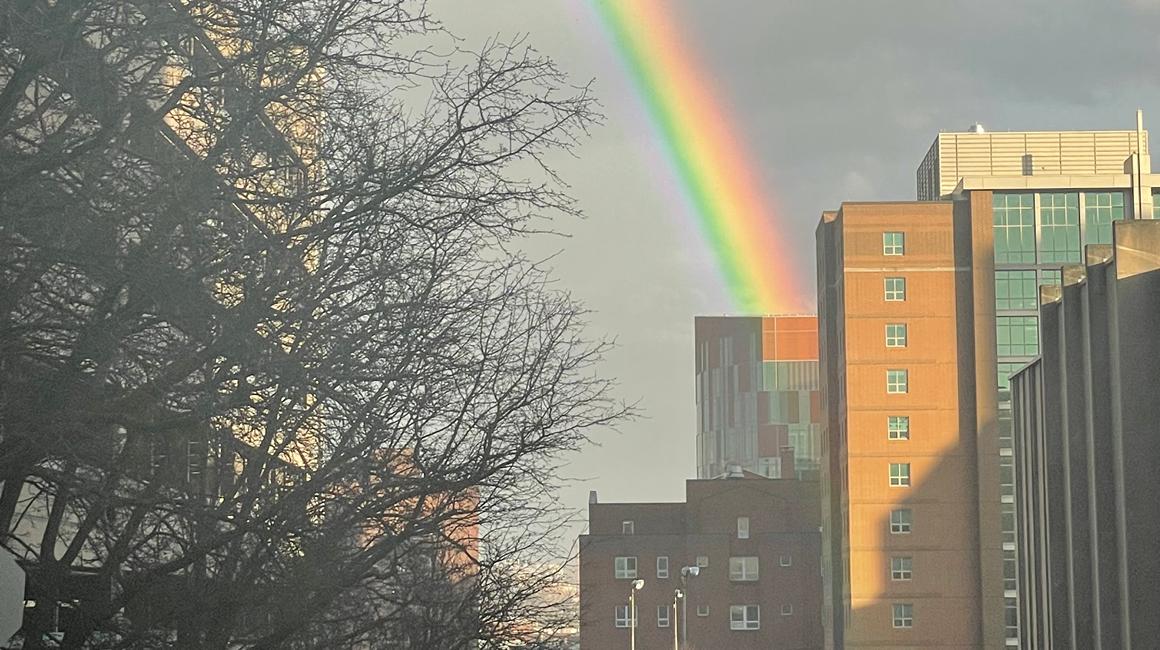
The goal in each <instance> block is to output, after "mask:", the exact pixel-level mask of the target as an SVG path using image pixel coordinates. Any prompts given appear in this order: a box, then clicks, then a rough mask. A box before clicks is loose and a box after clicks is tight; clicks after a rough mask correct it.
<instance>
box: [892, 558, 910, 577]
mask: <svg viewBox="0 0 1160 650" xmlns="http://www.w3.org/2000/svg"><path fill="white" fill-rule="evenodd" d="M912 562H913V561H912V559H911V558H910V556H900V557H892V558H890V579H891V580H895V581H905V580H910V578H911V564H912Z"/></svg>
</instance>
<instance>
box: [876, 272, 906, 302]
mask: <svg viewBox="0 0 1160 650" xmlns="http://www.w3.org/2000/svg"><path fill="white" fill-rule="evenodd" d="M882 297H883V300H885V301H886V302H906V277H904V276H893V275H892V276H889V277H886V278H884V279H883V284H882Z"/></svg>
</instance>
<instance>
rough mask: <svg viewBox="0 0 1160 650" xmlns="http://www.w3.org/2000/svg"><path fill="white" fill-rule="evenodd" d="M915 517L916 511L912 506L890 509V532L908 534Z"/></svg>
mask: <svg viewBox="0 0 1160 650" xmlns="http://www.w3.org/2000/svg"><path fill="white" fill-rule="evenodd" d="M913 518H914V513H912V512H911V511H910V508H899V509H898V510H891V511H890V534H891V535H907V534H909V533H910V525H911V522H912V520H913Z"/></svg>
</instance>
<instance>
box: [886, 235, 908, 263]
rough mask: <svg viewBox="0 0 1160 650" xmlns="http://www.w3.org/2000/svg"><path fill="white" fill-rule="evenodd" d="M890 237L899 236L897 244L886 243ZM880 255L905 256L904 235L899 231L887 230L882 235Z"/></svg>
mask: <svg viewBox="0 0 1160 650" xmlns="http://www.w3.org/2000/svg"><path fill="white" fill-rule="evenodd" d="M890 235H899V240H898V243H897V244H894V243H890V244H887V243H886V238H887V237H889V236H890ZM882 254H883V255H885V256H887V257H899V256H902V255H905V254H906V233H905V232H902V231H899V230H887V231H886V232H884V233H882Z"/></svg>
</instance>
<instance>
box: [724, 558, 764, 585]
mask: <svg viewBox="0 0 1160 650" xmlns="http://www.w3.org/2000/svg"><path fill="white" fill-rule="evenodd" d="M757 573H758V563H757V558H756V557H731V558H729V579H730V580H732V581H734V582H751V581H753V580H757Z"/></svg>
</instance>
